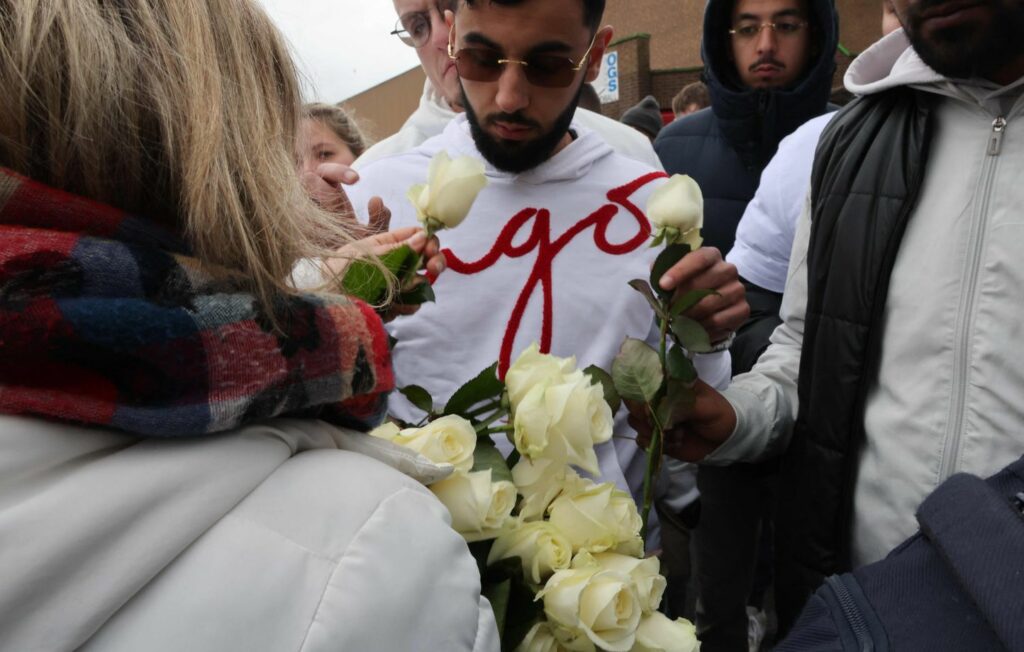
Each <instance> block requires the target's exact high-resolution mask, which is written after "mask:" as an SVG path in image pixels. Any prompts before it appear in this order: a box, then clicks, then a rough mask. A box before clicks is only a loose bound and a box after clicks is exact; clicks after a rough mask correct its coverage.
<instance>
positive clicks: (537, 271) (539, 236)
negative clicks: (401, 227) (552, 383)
mask: <svg viewBox="0 0 1024 652" xmlns="http://www.w3.org/2000/svg"><path fill="white" fill-rule="evenodd" d="M667 176H668V175H666V174H665V173H664V172H651V173H650V174H646V175H644V176H642V177H640V178H639V179H636V180H634V181H632V182H630V183H628V184H626V185H624V186H620V187H618V188H614V189H612V190H610V191H608V195H607V196H608V201H609V202H611V203H609V204H605V205H604V206H602V207H601V208H599V209H597V210H596V211H594V212H593V213H591V214H590V215H588V216H587V217H585V218H583V219H582V220H580V221H579V222H577V223H576V224H574V225H573V226H572V227H571V228H570V229H569V230H568V231H566V232H565V233H563V234H562V235H561V237H559V238H558V239H557V240H555V241H554V242H552V241H551V212H550V211H548V210H547V209H545V208H541V209H537V208H524V209H523V210H521V211H519V212H518V213H516V214H515V215H514V216H512V219H510V220H509V221H508V223H507V224H505V227H504V228H502V230H501V233H499V234H498V238H497V240H496V241H495V243H494V246H492V247H491V250H490V251H488V252H487V253H486V254H484V256H483V257H482V258H480V260H477V261H475V262H464V261H462V260H461V259H460V258H459V257H458V256H456V255H455V254H454V253H453V252H452V251H451V250H450V249H445V250H444V254H445V257H446V259H447V261H448V268H449V269H450V270H451V271H453V272H456V273H458V274H467V275H468V274H478V273H480V272H482V271H483V270H485V269H487V268H489V267H491V266H492V265H494V264H495V263H496V262H498V260H499V259H500V258H501V257H502V256H508V257H509V258H520V257H522V256H525V255H526V254H528V253H530V252H532V251H533V250H534V249H536V250H537V260H536V261H535V262H534V264H533V270H532V271H531V272H530V276H529V277H528V278H527V279H526V284H525V285H524V286H523V290H522V292H520V293H519V297H518V298H517V299H516V304H515V307H514V308H513V309H512V314H511V315H510V317H509V321H508V326H507V327H506V329H505V336H504V338H503V339H502V342H501V352H500V355H499V357H498V375H499V376H500V377H501V378H504V377H505V372H506V371H508V368H509V365H510V364H511V359H512V345H513V343H514V342H515V337H516V333H518V332H519V326H520V324H521V323H522V320H523V315H524V314H525V313H526V306H527V305H528V304H529V302H530V297H531V296H532V295H533V292H534V290H535V289H536V287H537V285H540V286H541V292H542V295H543V300H544V304H543V322H542V326H541V335H540V350H541V351H542V352H543V353H548V352H549V351H550V350H551V327H552V323H553V321H554V291H553V285H554V284H553V279H552V277H551V268H552V265H553V264H554V261H555V258H556V257H557V256H558V254H559V253H561V251H562V249H564V248H565V246H566V245H568V244H569V243H570V242H571V241H572V239H573V238H575V237H576V236H578V235H579V234H580V233H582V232H583V231H585V230H586V229H588V228H590V227H591V226H593V227H594V244H595V245H597V248H598V249H600V250H601V251H603V252H605V253H606V254H609V255H612V256H621V255H624V254H628V253H630V252H632V251H635V250H636V249H637V248H639V247H640V246H642V245H643V244H644V243H645V242H646V241H647V239H648V238H649V237H650V235H651V225H650V223H649V222H648V221H647V216H646V215H644V213H643V211H641V210H640V209H639V208H638V207H637V206H636V205H634V204H633V203H632V202H631V201H629V198H630V197H631V196H632V195H633V193H635V192H636V191H637V190H639V189H640V188H642V187H643V186H645V185H647V184H648V183H650V182H651V181H654V180H655V179H660V178H664V177H667ZM619 206H621V207H623V208H625V209H626V210H627V211H629V213H630V214H631V215H632V216H633V217H634V218H635V219H636V222H637V227H638V228H637V232H636V235H634V236H633V237H631V238H629V239H628V240H627V241H625V242H622V243H612V242H609V241H608V228H609V226H610V225H611V223H612V220H613V219H614V218H615V216H616V215H617V214H618V212H619ZM531 220H532V221H533V229H532V230H531V231H530V235H529V237H528V238H527V239H526V241H525V242H523V243H522V244H520V245H518V246H516V245H515V244H514V240H515V237H516V235H518V234H519V231H520V230H521V229H522V228H523V227H524V226H526V224H527V222H530V221H531Z"/></svg>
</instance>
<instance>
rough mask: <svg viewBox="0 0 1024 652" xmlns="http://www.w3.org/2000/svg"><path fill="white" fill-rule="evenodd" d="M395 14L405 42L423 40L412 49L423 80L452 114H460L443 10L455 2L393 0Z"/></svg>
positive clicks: (452, 7)
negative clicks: (425, 80)
mask: <svg viewBox="0 0 1024 652" xmlns="http://www.w3.org/2000/svg"><path fill="white" fill-rule="evenodd" d="M394 3H395V13H396V14H397V15H398V19H399V20H400V21H401V23H402V27H404V28H405V30H406V32H407V33H408V34H409V38H412V37H416V38H421V37H425V38H426V40H425V41H424V43H423V44H422V45H419V46H414V47H415V48H416V54H417V56H419V58H420V65H421V66H422V67H423V72H425V73H426V75H427V79H429V80H430V84H431V85H432V86H433V87H434V90H436V91H437V92H438V93H439V94H440V95H441V97H443V98H444V99H445V101H447V102H448V104H449V105H450V106H451V107H452V108H453V109H455V110H461V106H460V102H461V98H460V96H459V78H458V75H457V74H456V73H455V65H454V63H453V62H452V61H451V59H449V58H448V52H447V47H448V25H447V24H445V20H444V12H445V10H450V11H454V10H455V7H456V5H457V4H458V2H457V0H394Z"/></svg>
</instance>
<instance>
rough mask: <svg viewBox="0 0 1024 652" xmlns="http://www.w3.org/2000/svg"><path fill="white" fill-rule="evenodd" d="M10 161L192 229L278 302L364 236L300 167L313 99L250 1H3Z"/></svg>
mask: <svg viewBox="0 0 1024 652" xmlns="http://www.w3.org/2000/svg"><path fill="white" fill-rule="evenodd" d="M0 89H2V91H0V165H3V166H6V167H9V168H12V169H14V170H15V171H17V172H20V173H22V174H24V175H26V176H29V177H31V178H33V179H35V180H37V181H40V182H43V183H46V184H49V185H52V186H56V187H58V188H61V189H64V190H67V191H70V192H73V193H77V194H81V195H85V196H88V197H91V198H94V199H97V200H99V201H102V202H105V203H108V204H111V205H114V206H117V207H118V208H122V209H125V210H127V211H130V212H133V213H137V214H140V215H145V216H147V217H150V218H151V219H155V220H159V221H163V222H165V223H168V224H171V225H174V226H175V227H177V228H179V229H180V230H181V232H182V233H183V234H184V235H185V237H186V238H187V239H188V241H189V242H191V243H192V246H193V247H194V249H195V254H196V256H197V257H198V258H199V259H200V260H203V261H205V262H208V263H213V264H218V265H223V266H225V267H228V268H232V269H235V270H239V271H241V272H242V273H243V274H244V275H245V276H246V277H247V278H248V279H249V280H250V283H251V284H252V289H253V292H254V293H255V294H256V295H257V296H258V297H259V299H260V300H261V301H263V303H264V305H267V306H271V305H274V304H275V301H273V299H274V298H275V297H276V296H279V294H280V293H282V292H290V291H291V290H290V287H289V285H288V279H289V277H290V274H291V270H292V267H293V265H294V263H295V262H296V260H297V259H299V258H301V257H305V256H312V255H324V254H325V253H327V252H326V251H325V250H324V247H325V245H326V243H331V244H332V245H334V246H336V245H338V244H339V243H345V242H350V241H351V236H350V235H349V233H348V232H347V231H346V227H345V226H344V225H343V223H342V221H340V220H337V219H336V218H334V217H332V216H331V215H329V214H327V213H325V212H323V211H321V210H320V209H319V208H317V207H316V205H315V204H314V203H313V202H312V201H311V200H310V199H308V197H307V196H306V194H305V192H304V190H303V189H302V186H301V184H300V182H299V179H298V176H297V172H296V170H295V162H294V159H293V148H294V142H295V138H296V133H297V128H298V120H299V116H300V115H301V113H300V111H301V96H300V91H299V86H298V82H297V80H296V73H295V70H294V68H293V65H292V61H291V58H290V56H289V55H288V52H287V49H286V47H285V45H284V43H283V40H282V38H281V36H280V34H279V33H278V32H277V30H276V28H275V27H274V26H273V24H272V23H271V22H270V19H269V18H268V17H267V16H266V15H265V14H264V13H263V11H262V10H261V9H260V8H259V7H258V6H256V4H255V3H254V2H252V1H250V0H173V1H170V2H168V1H166V0H0Z"/></svg>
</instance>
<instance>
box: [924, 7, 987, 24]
mask: <svg viewBox="0 0 1024 652" xmlns="http://www.w3.org/2000/svg"><path fill="white" fill-rule="evenodd" d="M988 12H989V6H988V3H986V2H979V1H978V0H951V1H950V2H944V3H942V4H941V5H938V6H936V7H931V8H929V9H926V10H925V11H923V12H922V13H921V23H922V24H924V25H927V26H928V27H929V28H931V29H935V30H941V29H946V28H948V27H956V26H957V25H960V24H962V23H965V22H968V21H970V20H972V19H978V18H982V16H983V15H984V14H986V13H988Z"/></svg>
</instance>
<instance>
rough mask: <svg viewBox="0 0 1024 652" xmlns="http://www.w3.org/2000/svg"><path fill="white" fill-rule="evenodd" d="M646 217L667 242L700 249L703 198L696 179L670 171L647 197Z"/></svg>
mask: <svg viewBox="0 0 1024 652" xmlns="http://www.w3.org/2000/svg"><path fill="white" fill-rule="evenodd" d="M647 219H649V220H650V221H651V223H652V224H654V226H656V227H658V228H657V232H658V234H660V235H664V237H665V239H666V241H668V243H669V244H673V243H681V244H688V245H690V249H697V248H699V247H700V245H701V244H702V243H703V239H702V238H701V236H700V229H701V227H702V226H703V225H704V197H703V196H702V195H701V192H700V187H699V186H698V185H697V182H696V181H694V180H693V179H691V178H690V177H689V176H687V175H685V174H673V175H672V178H671V179H669V180H668V181H667V182H665V183H664V184H662V185H660V186H658V187H657V188H656V189H655V190H654V192H652V193H651V196H650V198H648V200H647Z"/></svg>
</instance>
